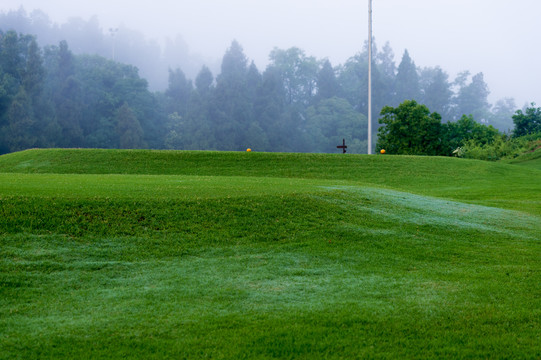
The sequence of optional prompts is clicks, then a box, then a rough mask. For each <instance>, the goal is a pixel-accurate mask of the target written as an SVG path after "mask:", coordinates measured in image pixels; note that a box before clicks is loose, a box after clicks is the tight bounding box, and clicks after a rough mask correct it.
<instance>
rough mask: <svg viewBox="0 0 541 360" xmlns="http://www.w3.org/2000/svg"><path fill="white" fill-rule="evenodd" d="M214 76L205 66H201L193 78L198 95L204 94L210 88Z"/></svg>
mask: <svg viewBox="0 0 541 360" xmlns="http://www.w3.org/2000/svg"><path fill="white" fill-rule="evenodd" d="M213 82H214V76H213V75H212V72H211V71H210V69H209V68H208V67H207V66H203V67H202V68H201V70H200V71H199V74H197V77H196V78H195V89H196V90H197V92H198V93H199V94H200V95H206V94H208V93H209V92H210V91H211V90H212V84H213Z"/></svg>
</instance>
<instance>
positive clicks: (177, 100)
mask: <svg viewBox="0 0 541 360" xmlns="http://www.w3.org/2000/svg"><path fill="white" fill-rule="evenodd" d="M192 90H193V86H192V82H191V81H188V80H187V79H186V76H185V75H184V72H182V70H180V69H176V70H169V87H168V88H167V90H166V91H165V95H166V96H167V97H168V106H167V109H166V111H167V113H169V114H171V113H174V112H176V113H178V114H179V115H181V116H183V115H185V114H186V110H187V106H188V100H189V98H190V94H191V92H192Z"/></svg>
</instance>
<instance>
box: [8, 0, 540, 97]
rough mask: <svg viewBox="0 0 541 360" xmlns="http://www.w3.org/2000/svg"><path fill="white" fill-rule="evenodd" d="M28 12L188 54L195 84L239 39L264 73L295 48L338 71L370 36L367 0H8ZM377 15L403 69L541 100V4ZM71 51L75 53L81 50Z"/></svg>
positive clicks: (424, 4) (453, 2) (487, 0)
mask: <svg viewBox="0 0 541 360" xmlns="http://www.w3.org/2000/svg"><path fill="white" fill-rule="evenodd" d="M20 6H23V7H24V9H25V10H26V11H27V12H28V13H31V12H32V11H33V10H34V9H41V10H43V11H44V12H45V13H46V14H47V15H48V16H49V17H50V19H51V20H52V21H53V22H55V23H57V24H59V25H61V24H65V23H67V22H68V21H69V20H70V18H73V17H82V18H83V19H84V20H85V21H87V20H89V19H90V18H91V17H92V16H93V15H96V16H97V21H98V22H99V24H100V27H101V28H102V30H103V32H104V33H107V32H108V29H110V28H113V29H116V28H119V29H120V30H119V32H118V35H117V36H118V38H119V39H120V38H121V37H122V36H124V37H129V36H133V37H138V38H141V37H142V38H144V39H145V41H148V42H152V41H153V42H154V44H155V46H156V47H159V48H161V50H162V51H165V52H167V51H169V52H170V54H169V55H170V56H169V58H174V57H177V58H179V59H180V58H181V57H184V59H185V58H186V54H189V55H190V56H189V58H190V60H189V61H184V63H183V62H182V60H178V63H177V64H173V63H168V64H167V65H168V66H171V67H176V66H181V68H182V69H183V71H184V72H186V74H188V75H189V77H193V76H194V74H195V73H196V72H197V71H198V70H199V69H200V66H201V65H202V64H203V63H205V64H206V65H207V66H209V67H210V68H211V69H212V70H213V72H214V73H216V72H217V71H218V69H219V63H220V60H221V57H222V55H223V54H224V52H225V51H226V49H227V48H228V46H229V45H230V44H231V41H232V40H237V41H238V42H239V43H240V44H241V45H242V46H243V48H244V51H245V53H246V55H247V57H248V58H249V59H252V60H254V62H255V64H256V65H257V66H258V68H259V69H264V68H265V66H266V65H267V64H268V62H269V53H270V52H271V50H272V49H273V48H274V47H278V48H282V49H285V48H290V47H293V46H295V47H299V48H300V49H302V50H304V51H305V52H306V53H307V55H311V56H315V57H317V58H328V59H329V60H330V61H331V63H332V64H333V66H337V65H340V64H343V63H344V62H345V61H346V60H347V59H348V58H350V57H351V56H353V55H355V54H356V53H358V52H359V51H360V50H361V48H362V45H363V42H364V41H365V40H366V34H367V30H366V29H367V2H366V1H364V0H363V1H352V0H338V1H332V2H331V1H322V0H296V1H285V0H275V1H257V2H255V1H247V0H232V1H228V2H223V1H219V0H204V1H197V2H192V1H190V2H187V1H182V2H174V1H160V0H155V1H138V2H136V3H134V2H132V1H126V0H117V1H104V0H96V1H92V2H74V1H67V0H48V1H46V2H44V1H40V0H24V1H23V0H4V1H2V5H0V11H1V12H7V11H10V10H17V9H19V7H20ZM373 8H374V36H375V38H376V41H377V43H378V44H379V45H380V46H383V44H385V43H386V42H387V41H389V43H390V45H391V47H392V48H393V50H394V53H395V61H396V62H399V61H400V57H401V55H402V53H403V51H404V49H408V51H409V53H410V54H411V56H412V58H413V59H414V60H415V62H416V65H417V66H418V67H421V68H422V67H434V66H440V67H441V68H443V69H444V70H445V71H447V72H448V73H449V75H450V76H451V78H454V77H455V76H456V74H458V73H459V72H461V71H464V70H469V71H470V72H471V73H474V74H475V73H478V72H483V73H484V75H485V80H486V82H487V83H488V86H489V88H490V91H491V94H490V96H489V100H490V101H491V102H492V103H495V102H496V100H498V99H501V98H504V97H512V98H515V100H516V104H517V105H518V106H522V105H524V104H525V103H526V102H528V103H529V102H532V101H535V102H537V103H541V98H540V94H539V90H538V84H539V83H541V71H539V69H538V58H539V55H540V54H539V46H538V45H539V33H540V30H541V29H540V27H541V26H540V25H539V22H538V19H537V14H539V13H540V12H541V3H540V2H538V1H531V0H518V1H514V2H510V1H503V0H496V1H494V0H477V1H467V0H438V1H431V0H412V1H403V0H375V1H374V4H373ZM0 25H1V24H0ZM123 31H124V32H125V34H122V32H123ZM168 45H169V46H168ZM173 45H174V46H173ZM70 46H71V48H72V49H74V50H75V51H76V44H73V43H70ZM167 49H169V50H167ZM121 51H122V49H118V59H119V60H122V61H126V59H127V58H128V57H129V54H122V52H121ZM175 52H176V53H175ZM156 71H158V70H156ZM145 75H149V76H150V74H145ZM164 76H166V71H162V72H161V80H158V79H154V80H151V84H150V85H151V88H162V89H163V87H164V85H165V84H166V79H165V78H164ZM160 81H161V82H160Z"/></svg>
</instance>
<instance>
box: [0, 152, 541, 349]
mask: <svg viewBox="0 0 541 360" xmlns="http://www.w3.org/2000/svg"><path fill="white" fill-rule="evenodd" d="M540 177H541V172H540V171H538V170H535V169H528V168H523V167H518V166H516V165H506V164H491V163H485V162H477V161H464V160H458V159H447V158H428V157H387V156H385V157H382V156H342V155H340V156H334V155H314V154H262V153H251V154H247V153H218V152H169V151H164V152H161V151H113V150H32V151H25V152H21V153H15V154H9V155H3V156H0V244H1V247H0V358H2V359H3V358H5V359H13V358H21V359H29V358H30V359H31V358H55V359H56V358H120V357H123V358H212V359H217V358H218V359H219V358H224V359H225V358H227V359H231V358H241V359H242V358H276V357H278V358H286V359H288V358H301V359H302V358H306V359H312V358H348V359H349V358H351V359H354V358H397V357H402V358H404V357H407V358H412V357H413V358H449V357H454V358H539V357H540V356H541V350H540V349H541V348H540V347H539V343H540V342H541V337H540V334H541V288H540V286H539V284H540V283H541V265H540V262H539V258H540V255H541V241H540V239H539V234H540V233H541V207H540V202H541V197H540V196H539V195H540V194H541V185H540V184H541V181H539V180H540Z"/></svg>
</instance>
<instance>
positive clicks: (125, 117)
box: [116, 103, 147, 149]
mask: <svg viewBox="0 0 541 360" xmlns="http://www.w3.org/2000/svg"><path fill="white" fill-rule="evenodd" d="M116 121H117V125H116V132H117V134H118V137H119V146H120V148H121V149H140V148H145V147H146V146H147V145H146V143H145V142H144V140H143V129H142V128H141V124H139V121H138V120H137V117H136V116H135V113H134V112H133V110H132V109H131V108H130V107H129V106H128V104H127V103H124V104H123V105H122V106H121V107H120V108H119V109H118V111H117V114H116Z"/></svg>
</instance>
